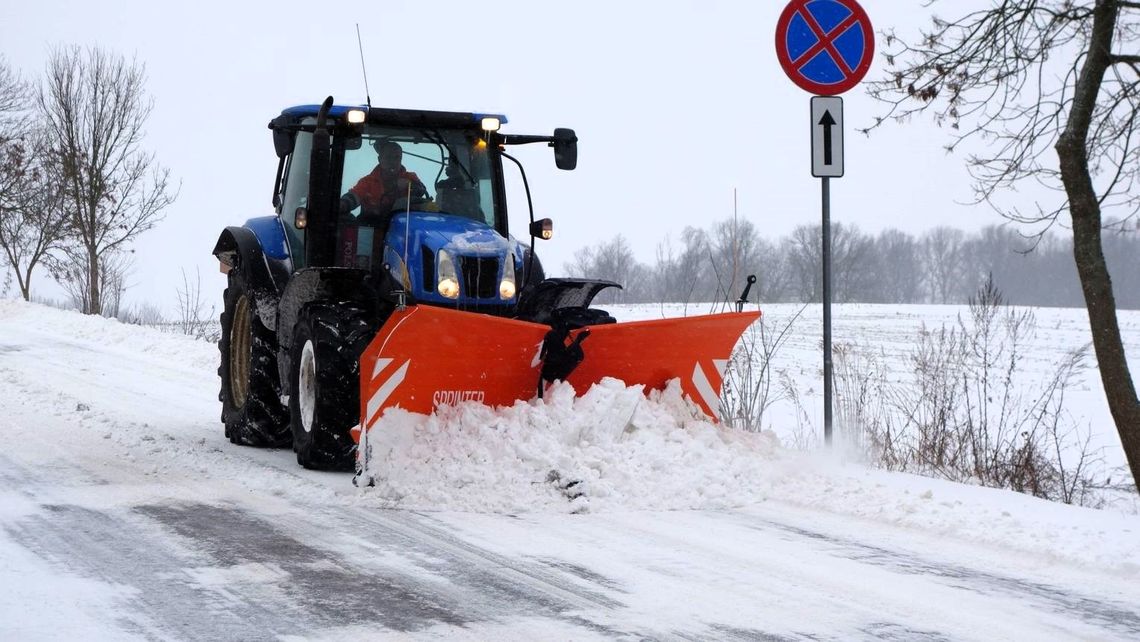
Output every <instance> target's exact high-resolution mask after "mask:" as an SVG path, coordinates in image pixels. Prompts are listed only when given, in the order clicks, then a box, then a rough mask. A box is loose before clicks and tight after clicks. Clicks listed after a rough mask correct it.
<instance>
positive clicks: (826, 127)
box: [819, 110, 835, 165]
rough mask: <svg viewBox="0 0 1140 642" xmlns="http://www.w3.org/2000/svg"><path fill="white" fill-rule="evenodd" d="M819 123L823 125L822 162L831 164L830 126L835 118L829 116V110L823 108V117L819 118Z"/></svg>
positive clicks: (833, 123)
mask: <svg viewBox="0 0 1140 642" xmlns="http://www.w3.org/2000/svg"><path fill="white" fill-rule="evenodd" d="M819 124H820V125H823V164H824V165H830V164H831V128H832V127H834V126H835V119H834V118H832V117H831V112H830V111H827V110H824V112H823V118H820V119H819Z"/></svg>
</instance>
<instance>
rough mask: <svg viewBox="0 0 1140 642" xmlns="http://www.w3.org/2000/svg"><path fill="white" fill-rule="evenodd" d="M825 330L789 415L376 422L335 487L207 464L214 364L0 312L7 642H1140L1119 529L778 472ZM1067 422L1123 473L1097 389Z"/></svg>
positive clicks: (1078, 395)
mask: <svg viewBox="0 0 1140 642" xmlns="http://www.w3.org/2000/svg"><path fill="white" fill-rule="evenodd" d="M610 309H611V311H612V312H614V313H616V316H618V317H619V319H622V320H632V319H635V318H653V317H655V316H661V315H662V313H663V310H662V309H661V308H660V307H654V306H646V307H639V308H625V307H611V308H610ZM797 310H798V306H795V307H793V306H771V307H766V308H765V313H766V316H767V319H768V320H769V322H770V323H772V322H776V323H778V322H779V321H780V319H782V318H791V316H792V315H794V314H795V312H796V311H797ZM706 311H707V309H697V308H695V307H694V306H690V307H689V310H688V312H689V313H690V314H692V313H703V312H706ZM961 311H962V308H958V307H925V306H903V307H888V306H837V307H836V309H835V316H834V327H835V330H834V334H835V341H836V343H851V344H855V345H858V346H866V349H867V350H868V351H869V353H873V354H875V355H876V358H877V359H880V360H881V361H882V363H883V366H884V367H885V368H886V369H888V370H894V371H898V370H899V369H901V368H904V367H905V365H904V357H905V355H906V354H907V351H908V350H909V345H910V343H911V339H910V338H909V337H911V336H912V335H913V333H915V332H917V330H918V328H919V327H920V326H921V325H922V324H923V323H925V324H926V325H927V326H937V325H940V324H941V323H943V322H948V323H950V322H953V320H954V318H955V317H956V315H957V314H958V313H959V312H961ZM664 314H665V315H666V316H674V315H676V314H679V308H676V309H674V308H667V309H665V310H664ZM1037 319H1038V335H1037V338H1036V339H1035V341H1036V342H1037V343H1035V344H1034V349H1033V350H1032V352H1031V353H1030V354H1028V355H1027V359H1028V360H1030V361H1031V362H1034V363H1038V364H1040V367H1041V370H1042V372H1045V371H1047V370H1048V369H1049V368H1050V366H1051V364H1054V363H1055V362H1056V360H1057V359H1059V358H1061V357H1062V356H1063V355H1064V353H1065V352H1066V351H1067V350H1069V349H1071V348H1076V347H1079V346H1080V345H1081V344H1082V343H1084V342H1087V338H1086V337H1085V335H1086V334H1087V327H1086V326H1087V321H1085V318H1084V312H1083V311H1081V310H1038V311H1037ZM1121 322H1122V326H1123V330H1124V333H1125V337H1126V341H1128V348H1129V351H1130V354H1132V355H1134V357H1133V363H1135V362H1136V358H1135V355H1137V354H1138V353H1140V314H1137V313H1131V312H1126V313H1122V315H1121ZM819 327H820V326H819V311H818V310H812V309H808V310H805V311H804V313H803V316H802V317H801V318H800V319H799V320H798V321H797V322H796V324H795V325H794V326H793V332H792V334H791V338H790V339H789V341H788V343H787V344H786V345H785V346H784V348H783V349H782V351H781V352H780V353H778V354H777V355H776V357H774V359H773V367H774V368H777V369H781V370H783V371H786V372H788V373H789V374H790V376H792V377H793V378H795V379H796V380H797V382H799V384H800V385H802V386H803V388H802V394H803V398H802V399H804V400H809V401H811V403H805V404H804V406H805V407H809V406H810V408H808V409H809V414H808V416H807V417H806V418H805V417H799V416H798V415H797V411H795V410H794V409H791V408H789V407H785V406H782V405H781V404H777V405H775V406H773V408H772V409H771V411H770V412H769V414H768V415H767V419H766V421H765V425H766V427H767V428H768V430H766V431H764V432H762V433H759V434H752V433H742V432H730V431H726V430H723V429H721V428H718V427H716V426H713V425H711V424H709V423H707V422H705V421H702V420H700V419H699V418H697V417H695V416H694V415H693V414H692V411H691V410H690V409H689V408H688V407H687V406H686V404H685V403H684V402H683V401H682V400H681V399H680V398H678V396H677V394H676V393H675V391H669V390H667V391H665V392H664V393H662V394H657V395H653V396H652V397H651V398H649V399H646V398H644V397H643V395H642V394H641V393H640V391H638V390H636V389H629V388H626V387H625V386H623V385H620V384H618V383H616V382H607V383H606V385H602V386H598V387H597V388H595V389H594V390H593V391H591V392H590V393H589V394H587V395H585V396H584V397H583V398H580V399H574V398H573V397H572V396H571V395H570V394H568V391H566V390H565V389H557V390H554V391H553V394H550V395H548V397H547V399H546V400H545V401H544V402H531V403H519V404H516V405H515V406H514V407H512V408H504V409H499V410H495V411H491V410H488V409H484V408H481V407H478V406H461V407H457V408H453V409H450V410H448V411H446V412H444V413H442V414H441V415H440V416H438V417H434V418H431V419H421V418H414V417H406V416H405V417H392V418H390V419H389V420H388V421H387V423H386V425H384V426H383V428H384V429H385V432H384V434H383V435H382V436H380V437H379V438H378V440H377V442H376V443H375V444H374V447H375V448H376V450H375V451H374V452H376V453H377V454H378V458H379V461H380V462H382V464H383V466H382V471H383V473H382V477H381V479H380V480H379V483H378V485H377V486H376V487H375V488H369V489H357V488H355V487H354V486H353V485H352V483H351V475H347V474H333V473H316V472H312V471H305V470H303V469H301V468H299V467H298V466H297V465H296V463H295V461H294V457H293V454H292V453H291V452H287V451H272V450H256V449H250V448H241V447H237V446H233V445H231V444H229V442H228V441H227V440H226V439H225V438H224V437H223V435H222V428H221V425H220V423H219V421H218V414H219V403H218V401H217V387H218V379H217V375H216V368H217V359H218V357H217V349H216V347H215V346H214V345H212V344H207V343H204V342H200V341H194V340H191V339H189V338H186V337H182V336H179V335H173V334H163V333H160V332H157V331H154V330H150V329H146V328H139V327H134V326H127V325H122V324H119V323H116V322H114V321H108V320H105V319H99V318H89V317H83V316H81V315H78V314H74V313H67V312H61V311H58V310H54V309H50V308H44V307H40V306H35V305H28V304H24V303H21V302H0V383H2V384H3V385H0V413H2V416H3V420H2V421H3V423H2V425H3V435H4V438H5V439H4V442H5V448H4V449H3V450H0V578H2V581H0V639H13V640H88V639H113V640H118V639H176V640H180V639H203V640H217V639H328V640H333V639H343V638H346V637H350V636H351V637H357V638H364V639H387V638H391V639H409V638H417V639H419V638H428V639H451V638H460V639H472V640H480V639H488V638H490V637H496V638H500V639H512V640H513V639H518V640H531V639H645V638H649V639H699V640H722V639H765V640H797V639H826V640H873V639H884V638H885V639H899V640H903V639H905V640H911V639H929V640H945V639H953V640H957V639H965V640H969V639H977V640H993V639H1122V640H1124V639H1137V638H1140V516H1137V515H1136V514H1135V512H1134V511H1130V510H1120V508H1119V507H1118V508H1116V509H1113V510H1092V509H1087V508H1079V507H1073V506H1065V505H1061V504H1054V503H1049V502H1045V501H1042V500H1037V499H1034V498H1032V497H1028V496H1025V495H1020V494H1017V493H1012V492H1008V491H999V490H992V489H985V488H979V487H975V486H967V485H961V484H954V483H950V482H945V481H939V480H932V479H927V478H922V477H917V476H913V475H904V474H896V473H888V472H883V471H876V470H871V469H868V468H867V467H865V466H863V465H861V464H859V463H856V462H854V461H851V460H850V459H849V458H846V457H844V456H841V455H835V454H830V453H821V452H815V451H808V452H801V451H795V450H790V449H788V448H786V447H784V446H782V445H781V442H785V443H786V442H788V441H789V440H791V439H793V438H795V436H796V435H803V434H804V433H805V432H806V433H811V432H812V431H813V430H815V429H817V428H818V427H819V425H820V424H821V423H822V421H821V420H820V419H819V418H818V415H819V412H820V411H818V410H816V409H813V408H814V406H817V405H819V404H818V400H819V393H818V384H813V383H812V382H813V381H815V380H817V378H818V370H819V368H820V365H819V362H820V356H819V336H820V330H819ZM813 385H815V386H816V388H815V390H816V391H815V392H813V391H812V386H813ZM1072 403H1073V409H1072V410H1073V412H1074V414H1075V415H1077V416H1080V417H1083V418H1084V420H1085V421H1087V422H1088V425H1089V426H1090V428H1092V429H1093V430H1094V431H1095V434H1096V435H1097V437H1098V439H1099V440H1100V441H1101V442H1102V443H1101V445H1103V446H1105V447H1106V449H1107V450H1106V461H1107V462H1108V463H1122V461H1123V460H1122V457H1121V455H1120V454H1119V452H1118V451H1119V444H1118V443H1115V445H1114V439H1115V437H1114V435H1113V433H1112V430H1111V427H1110V423H1111V422H1110V421H1109V420H1108V414H1107V408H1106V407H1105V406H1104V400H1103V393H1102V392H1101V391H1100V387H1099V381H1098V380H1097V379H1096V377H1095V371H1092V370H1089V371H1088V372H1086V373H1085V375H1084V379H1083V380H1082V383H1081V385H1080V386H1079V387H1078V389H1077V390H1075V391H1074V392H1073V395H1072ZM812 413H814V414H812ZM1113 449H1115V450H1113ZM1110 451H1111V452H1110ZM1113 457H1115V458H1116V459H1115V460H1113V459H1112V458H1113Z"/></svg>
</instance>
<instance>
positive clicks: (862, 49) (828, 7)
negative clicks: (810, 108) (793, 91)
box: [776, 0, 875, 96]
mask: <svg viewBox="0 0 1140 642" xmlns="http://www.w3.org/2000/svg"><path fill="white" fill-rule="evenodd" d="M874 54H875V37H874V31H873V30H872V29H871V20H870V19H869V18H868V17H867V13H866V12H865V11H863V7H861V6H859V3H858V2H856V1H855V0H792V1H791V2H789V3H788V5H787V6H786V7H784V12H783V13H781V14H780V20H779V21H778V22H777V23H776V56H777V57H778V58H779V60H780V66H781V67H783V68H784V73H786V74H788V77H789V78H791V79H792V82H794V83H796V85H798V86H799V87H800V88H801V89H804V90H806V91H809V92H811V93H813V94H817V95H820V96H835V95H838V94H841V93H843V92H845V91H847V90H848V89H851V88H852V87H854V86H855V85H857V84H859V81H860V80H862V79H863V76H865V75H866V74H867V70H868V69H870V67H871V59H872V58H873V57H874Z"/></svg>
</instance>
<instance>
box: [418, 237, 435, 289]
mask: <svg viewBox="0 0 1140 642" xmlns="http://www.w3.org/2000/svg"><path fill="white" fill-rule="evenodd" d="M420 249H421V252H420V255H421V256H423V257H424V258H423V268H424V269H423V275H424V290H426V291H428V292H435V252H432V251H431V248H429V247H428V246H426V245H421V246H420Z"/></svg>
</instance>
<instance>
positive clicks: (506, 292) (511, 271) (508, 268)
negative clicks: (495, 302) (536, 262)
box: [499, 252, 515, 300]
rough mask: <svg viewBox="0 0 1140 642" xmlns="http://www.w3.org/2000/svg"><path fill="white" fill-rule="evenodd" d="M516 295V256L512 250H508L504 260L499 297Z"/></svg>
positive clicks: (511, 297) (507, 297)
mask: <svg viewBox="0 0 1140 642" xmlns="http://www.w3.org/2000/svg"><path fill="white" fill-rule="evenodd" d="M514 296H515V257H514V254H513V253H511V252H507V256H506V260H505V261H503V280H502V281H499V298H500V299H503V300H507V299H513V298H514Z"/></svg>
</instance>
